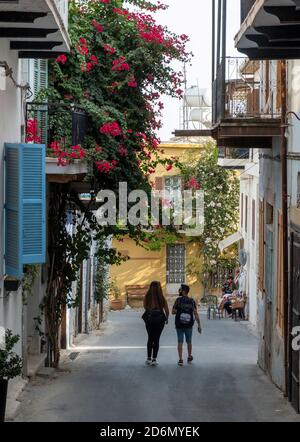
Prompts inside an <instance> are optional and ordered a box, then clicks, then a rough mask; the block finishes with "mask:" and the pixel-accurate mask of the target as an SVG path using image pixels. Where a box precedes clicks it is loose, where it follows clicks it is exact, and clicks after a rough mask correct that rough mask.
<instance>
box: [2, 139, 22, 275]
mask: <svg viewBox="0 0 300 442" xmlns="http://www.w3.org/2000/svg"><path fill="white" fill-rule="evenodd" d="M5 157H6V179H5V203H6V204H5V266H6V269H5V272H6V274H7V275H9V276H14V277H15V278H20V277H21V276H22V274H23V264H22V198H21V186H22V175H21V172H22V157H21V149H20V145H19V144H15V145H13V144H9V145H8V144H7V145H6V152H5Z"/></svg>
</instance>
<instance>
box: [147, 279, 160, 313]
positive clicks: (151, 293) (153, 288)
mask: <svg viewBox="0 0 300 442" xmlns="http://www.w3.org/2000/svg"><path fill="white" fill-rule="evenodd" d="M155 304H157V305H158V307H159V309H160V310H163V308H164V295H163V291H162V288H161V283H160V282H159V281H153V282H151V284H150V287H149V290H148V292H147V294H146V297H145V307H146V310H151V308H152V306H153V305H155Z"/></svg>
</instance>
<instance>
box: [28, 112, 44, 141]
mask: <svg viewBox="0 0 300 442" xmlns="http://www.w3.org/2000/svg"><path fill="white" fill-rule="evenodd" d="M26 142H27V143H41V142H42V139H41V131H40V129H39V127H38V121H37V120H36V119H35V118H31V119H29V120H27V122H26Z"/></svg>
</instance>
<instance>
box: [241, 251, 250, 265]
mask: <svg viewBox="0 0 300 442" xmlns="http://www.w3.org/2000/svg"><path fill="white" fill-rule="evenodd" d="M247 260H248V255H247V252H246V250H245V249H241V250H240V253H239V261H240V264H241V266H243V267H244V266H245V265H246V264H247Z"/></svg>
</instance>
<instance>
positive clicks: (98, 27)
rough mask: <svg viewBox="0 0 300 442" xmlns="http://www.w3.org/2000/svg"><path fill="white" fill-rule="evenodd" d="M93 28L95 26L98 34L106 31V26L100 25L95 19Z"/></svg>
mask: <svg viewBox="0 0 300 442" xmlns="http://www.w3.org/2000/svg"><path fill="white" fill-rule="evenodd" d="M92 26H94V28H95V29H96V31H98V32H103V31H104V26H103V25H101V24H100V23H98V22H97V20H95V19H93V20H92Z"/></svg>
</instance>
